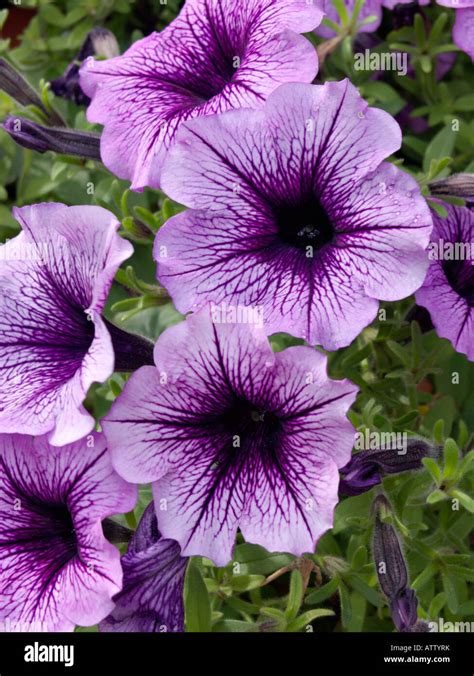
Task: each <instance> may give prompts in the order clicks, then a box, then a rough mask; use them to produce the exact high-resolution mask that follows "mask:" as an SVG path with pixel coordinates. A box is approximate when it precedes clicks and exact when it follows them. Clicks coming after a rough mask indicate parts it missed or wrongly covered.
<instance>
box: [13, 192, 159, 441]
mask: <svg viewBox="0 0 474 676" xmlns="http://www.w3.org/2000/svg"><path fill="white" fill-rule="evenodd" d="M13 214H14V216H15V218H16V219H17V220H18V221H19V222H20V223H21V225H22V227H23V230H22V232H21V233H20V234H19V235H17V236H16V237H15V238H13V239H12V240H10V241H8V242H7V243H6V244H4V245H1V246H0V345H1V350H0V432H10V433H13V432H18V433H22V434H33V435H38V434H46V433H48V438H49V441H50V443H52V444H53V445H57V446H61V445H63V444H67V443H71V442H73V441H76V440H77V439H80V438H81V437H82V436H84V435H85V434H87V433H88V432H90V431H91V430H92V428H93V426H94V419H93V417H92V416H91V415H90V414H89V413H88V412H87V411H86V410H85V409H84V407H83V405H82V402H83V400H84V398H85V396H86V393H87V390H88V388H89V387H90V385H91V384H92V383H93V382H96V381H97V382H103V381H104V380H106V379H107V378H108V377H109V376H110V375H111V374H112V373H113V370H114V363H115V367H116V368H117V370H118V366H119V364H118V361H119V357H120V355H121V353H122V352H125V353H126V352H127V350H134V349H135V347H136V344H137V342H138V343H139V344H140V345H142V343H143V340H141V339H139V338H133V337H130V336H128V340H127V341H122V342H123V347H121V346H120V344H119V343H120V341H119V340H118V338H117V336H115V338H114V346H113V344H112V339H111V332H112V333H113V334H120V333H121V332H120V329H116V328H115V327H113V326H111V325H110V324H107V323H106V322H105V320H103V319H102V317H101V312H102V309H103V307H104V305H105V301H106V298H107V294H108V291H109V288H110V286H111V284H112V281H113V278H114V275H115V272H116V270H117V268H118V266H119V265H120V263H121V262H122V261H123V260H125V259H126V258H128V257H129V256H130V254H131V253H132V251H133V248H132V246H131V244H130V243H129V242H126V241H125V240H123V239H122V238H121V237H119V235H118V234H117V233H116V230H117V228H118V227H119V223H118V222H117V220H116V219H115V217H114V215H113V214H111V213H110V212H108V211H107V210H105V209H102V208H100V207H95V206H73V207H67V206H65V205H64V204H55V203H45V204H36V205H33V206H28V207H22V208H20V209H14V211H13ZM114 347H115V352H116V355H115V360H114ZM141 354H142V353H141V352H138V356H139V357H140V358H139V359H138V365H142V364H144V363H147V359H146V358H141ZM125 357H126V355H125ZM145 357H146V355H145ZM122 361H125V362H126V361H127V360H126V359H124V360H123V359H122Z"/></svg>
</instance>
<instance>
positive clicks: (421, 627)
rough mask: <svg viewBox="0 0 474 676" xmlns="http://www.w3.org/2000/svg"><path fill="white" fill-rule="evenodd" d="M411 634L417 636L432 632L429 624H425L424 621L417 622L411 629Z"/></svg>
mask: <svg viewBox="0 0 474 676" xmlns="http://www.w3.org/2000/svg"><path fill="white" fill-rule="evenodd" d="M410 631H411V632H413V633H416V634H422V633H426V632H430V631H431V629H430V625H429V624H428V622H425V621H424V620H418V621H417V622H415V624H414V625H413V626H412V628H411V629H410Z"/></svg>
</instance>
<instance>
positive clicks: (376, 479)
mask: <svg viewBox="0 0 474 676" xmlns="http://www.w3.org/2000/svg"><path fill="white" fill-rule="evenodd" d="M436 454H437V453H436V450H435V449H434V447H433V446H431V444H429V443H428V442H427V441H424V440H423V439H415V438H411V439H410V438H409V439H407V441H406V444H405V445H404V446H401V447H398V446H397V447H394V448H387V449H383V450H380V449H375V450H367V451H361V452H360V453H357V454H356V455H354V456H352V458H351V459H350V461H349V462H348V464H347V465H345V466H344V467H343V468H342V469H341V470H340V472H341V482H340V484H339V492H340V493H341V494H343V495H360V494H361V493H364V492H365V491H368V490H370V489H371V488H372V487H373V486H375V485H376V484H378V483H380V482H381V481H382V478H383V477H384V475H386V474H397V473H398V472H406V471H407V470H411V469H420V468H421V466H422V463H421V461H422V459H423V458H426V457H428V456H434V455H436Z"/></svg>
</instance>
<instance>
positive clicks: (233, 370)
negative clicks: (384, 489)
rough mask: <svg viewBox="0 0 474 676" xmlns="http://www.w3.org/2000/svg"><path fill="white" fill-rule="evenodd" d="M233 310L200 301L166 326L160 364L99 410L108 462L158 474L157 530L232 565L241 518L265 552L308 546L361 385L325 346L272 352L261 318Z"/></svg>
mask: <svg viewBox="0 0 474 676" xmlns="http://www.w3.org/2000/svg"><path fill="white" fill-rule="evenodd" d="M211 317H212V319H213V320H214V321H211ZM226 317H230V315H229V316H228V315H225V316H223V315H221V314H220V313H216V314H214V309H213V310H212V311H211V309H209V308H205V309H203V310H201V311H200V312H198V313H196V314H194V315H192V316H191V317H189V318H188V319H187V320H186V321H185V322H182V323H180V324H178V325H176V326H173V327H171V328H169V329H167V330H166V331H165V332H164V333H163V334H162V335H161V336H160V338H159V340H158V342H157V344H156V346H155V361H156V368H153V367H143V368H141V369H139V370H138V371H137V372H136V373H135V374H133V375H132V377H131V378H130V380H129V381H128V382H127V384H126V386H125V388H124V390H123V392H122V394H121V395H120V396H119V397H118V399H117V400H116V401H115V403H114V405H113V407H112V410H111V411H110V413H109V414H108V415H107V416H106V418H105V419H104V420H103V427H104V431H105V433H106V435H107V438H108V442H109V446H110V448H111V453H112V461H113V463H114V466H115V468H116V469H117V471H118V472H119V473H120V474H121V475H122V476H123V477H125V478H127V480H129V481H132V482H134V483H148V482H154V484H153V492H154V498H155V504H156V513H157V519H158V528H159V529H160V532H161V533H162V535H163V537H165V538H171V539H173V540H176V541H177V542H179V544H180V545H181V551H182V554H183V555H184V556H191V555H193V554H199V555H202V556H208V557H209V558H211V559H213V560H214V561H215V563H216V564H217V565H224V564H226V563H227V562H228V561H229V559H230V558H231V554H232V547H233V545H234V541H235V535H236V531H237V528H240V530H241V531H242V534H243V535H244V537H245V538H246V539H247V540H248V541H250V542H255V543H257V544H260V545H262V546H263V547H265V548H266V549H268V550H269V551H288V552H291V553H293V554H296V555H299V554H302V553H303V552H307V551H313V550H314V546H315V542H316V541H317V539H318V538H319V537H320V535H322V533H324V532H325V531H326V530H327V529H328V528H329V527H330V526H331V524H332V518H333V510H334V506H335V504H336V503H337V488H338V467H342V466H343V465H345V464H346V463H347V462H348V460H349V458H350V454H351V448H352V445H353V442H354V429H353V427H352V425H351V424H350V423H349V421H348V420H347V418H346V417H345V414H346V412H347V410H348V408H349V406H350V405H351V403H352V402H353V401H354V399H355V396H356V391H357V388H356V387H355V386H354V385H353V384H352V383H350V382H349V381H333V380H330V379H329V378H328V377H327V375H326V358H325V357H324V356H323V355H322V354H320V353H319V352H316V351H315V350H313V349H311V348H309V347H293V348H289V349H287V350H285V351H284V352H280V353H278V354H274V353H273V352H272V350H271V348H270V345H269V343H268V341H267V340H266V337H265V334H264V332H263V330H262V329H261V328H259V327H258V325H257V324H256V323H255V324H250V323H249V324H243V323H239V324H237V323H233V324H232V323H227V319H226ZM241 319H242V321H243V316H242V317H241ZM249 321H250V320H249ZM218 322H219V323H218Z"/></svg>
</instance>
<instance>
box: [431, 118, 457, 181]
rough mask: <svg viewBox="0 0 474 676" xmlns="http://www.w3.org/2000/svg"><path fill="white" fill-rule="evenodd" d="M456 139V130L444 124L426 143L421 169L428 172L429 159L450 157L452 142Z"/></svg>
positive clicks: (452, 147)
mask: <svg viewBox="0 0 474 676" xmlns="http://www.w3.org/2000/svg"><path fill="white" fill-rule="evenodd" d="M455 140H456V132H454V131H453V129H452V127H451V125H450V124H449V125H446V127H444V128H443V129H441V131H439V132H438V133H437V134H436V135H435V136H434V137H433V139H432V140H431V141H430V143H429V144H428V147H427V149H426V152H425V157H424V159H423V171H424V172H425V173H428V171H429V168H430V164H431V160H440V159H442V158H444V157H451V155H452V152H453V149H454V142H455Z"/></svg>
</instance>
